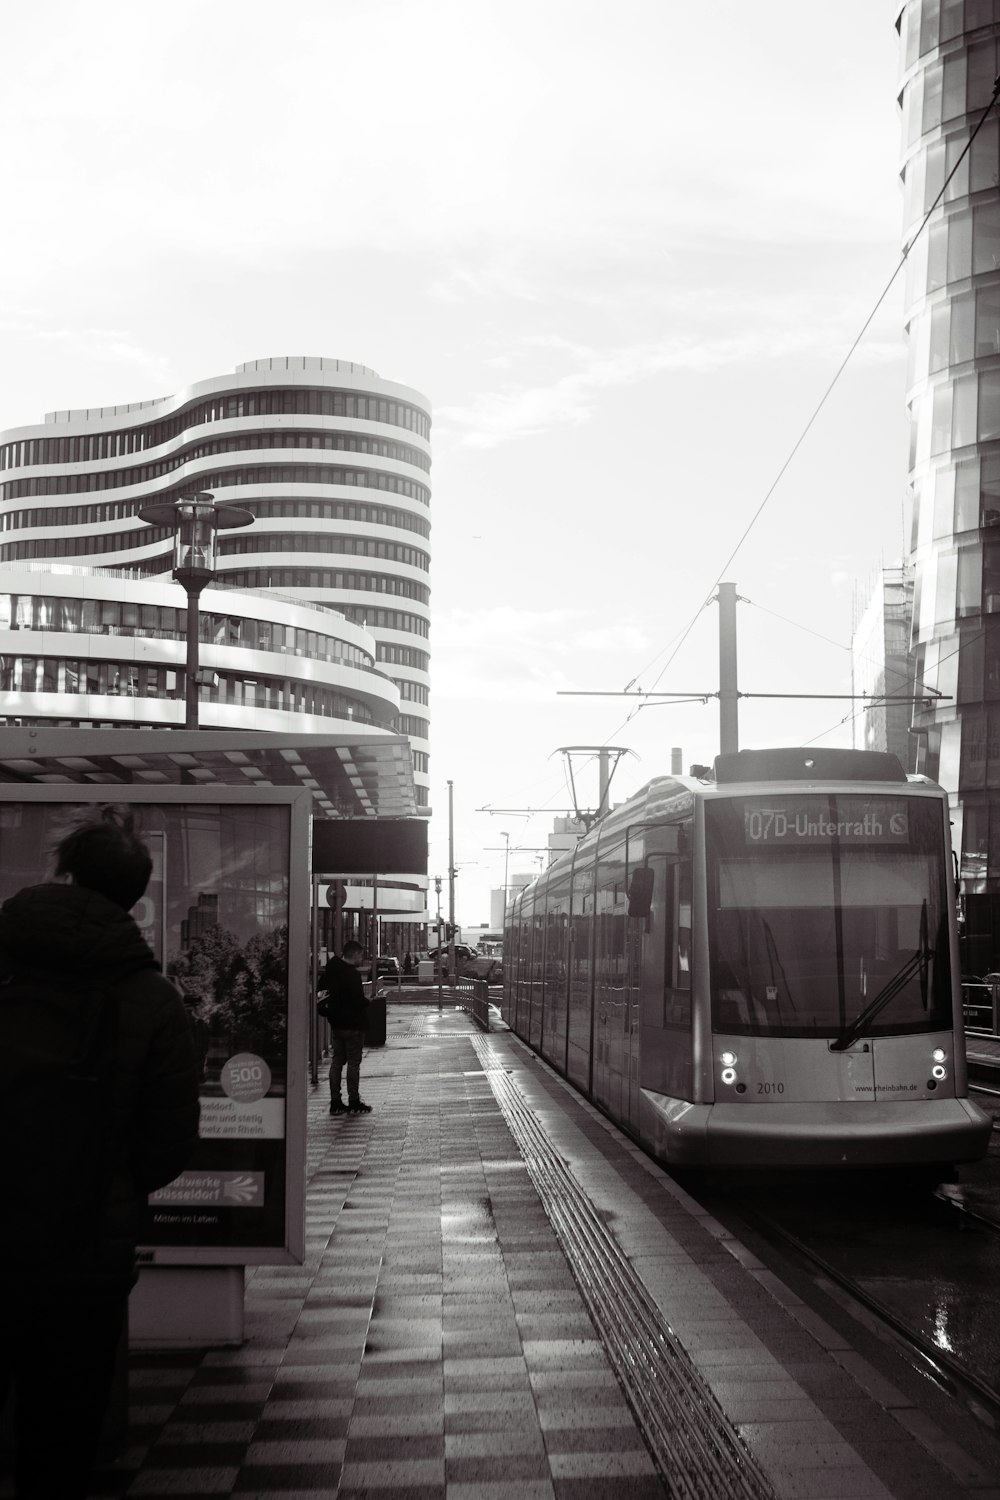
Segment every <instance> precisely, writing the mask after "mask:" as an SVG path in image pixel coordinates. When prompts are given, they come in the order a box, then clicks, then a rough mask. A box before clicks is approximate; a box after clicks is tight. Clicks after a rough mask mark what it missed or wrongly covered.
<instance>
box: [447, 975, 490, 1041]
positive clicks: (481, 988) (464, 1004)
mask: <svg viewBox="0 0 1000 1500" xmlns="http://www.w3.org/2000/svg"><path fill="white" fill-rule="evenodd" d="M455 989H456V991H457V992H459V993H461V994H462V996H463V997H464V998H463V999H461V1000H460V1001H459V1002H458V1003H459V1005H460V1006H461V1008H462V1010H464V1011H465V1012H466V1014H467V1015H470V1016H471V1017H472V1019H473V1020H474V1021H475V1023H476V1025H477V1026H478V1027H479V1029H480V1030H481V1031H489V1029H490V987H489V985H488V984H487V982H486V980H485V979H473V980H461V979H460V980H457V981H456V984H455Z"/></svg>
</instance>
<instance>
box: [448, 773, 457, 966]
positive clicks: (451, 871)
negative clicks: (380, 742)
mask: <svg viewBox="0 0 1000 1500" xmlns="http://www.w3.org/2000/svg"><path fill="white" fill-rule="evenodd" d="M454 790H455V786H454V782H451V781H449V783H448V974H449V977H450V978H451V982H452V986H454V983H455V805H454V801H453V793H454Z"/></svg>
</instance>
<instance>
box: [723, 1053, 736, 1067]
mask: <svg viewBox="0 0 1000 1500" xmlns="http://www.w3.org/2000/svg"><path fill="white" fill-rule="evenodd" d="M720 1061H721V1063H722V1066H723V1067H724V1068H735V1066H736V1053H735V1052H723V1054H722V1057H721V1058H720Z"/></svg>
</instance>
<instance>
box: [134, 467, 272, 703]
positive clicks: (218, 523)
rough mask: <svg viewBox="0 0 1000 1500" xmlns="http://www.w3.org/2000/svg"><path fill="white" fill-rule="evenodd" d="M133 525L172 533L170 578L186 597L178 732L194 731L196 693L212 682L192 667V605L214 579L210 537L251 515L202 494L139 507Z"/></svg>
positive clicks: (194, 630)
mask: <svg viewBox="0 0 1000 1500" xmlns="http://www.w3.org/2000/svg"><path fill="white" fill-rule="evenodd" d="M139 520H140V521H146V522H147V523H148V524H149V525H150V526H170V527H172V528H173V533H174V566H173V576H174V577H175V578H176V579H177V582H178V583H179V584H181V585H182V586H183V588H184V592H185V593H186V594H187V601H188V607H187V666H186V675H185V686H184V701H185V716H184V728H185V729H197V728H198V688H199V686H202V685H203V684H206V685H207V684H209V683H211V682H212V680H213V679H214V676H215V674H214V673H212V672H207V671H206V672H205V673H202V672H201V671H200V670H199V667H198V602H199V600H200V598H201V591H202V589H203V588H204V587H205V585H206V584H207V583H209V582H211V580H212V579H213V578H214V577H215V556H216V554H215V534H216V532H217V531H222V530H225V531H228V530H231V529H232V528H234V527H237V526H250V525H252V524H253V520H254V517H253V513H252V512H251V511H249V510H241V509H240V508H239V507H238V506H236V505H217V504H216V501H215V497H214V495H211V494H209V493H208V491H206V490H202V491H201V492H200V493H199V494H197V495H183V496H182V497H181V498H180V499H179V500H168V501H164V502H163V503H162V504H159V505H144V506H143V508H142V510H140V512H139Z"/></svg>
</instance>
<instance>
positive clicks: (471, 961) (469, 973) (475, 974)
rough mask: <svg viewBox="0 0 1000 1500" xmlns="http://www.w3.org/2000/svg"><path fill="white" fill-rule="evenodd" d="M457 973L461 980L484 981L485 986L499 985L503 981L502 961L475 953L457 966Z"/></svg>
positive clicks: (485, 954) (484, 954)
mask: <svg viewBox="0 0 1000 1500" xmlns="http://www.w3.org/2000/svg"><path fill="white" fill-rule="evenodd" d="M458 972H459V973H460V974H461V976H462V978H463V979H485V980H486V982H487V984H499V983H500V981H501V980H502V979H503V959H502V958H491V957H490V956H489V954H488V953H476V954H474V955H473V957H472V958H467V959H466V960H465V962H464V963H461V964H459V966H458Z"/></svg>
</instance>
